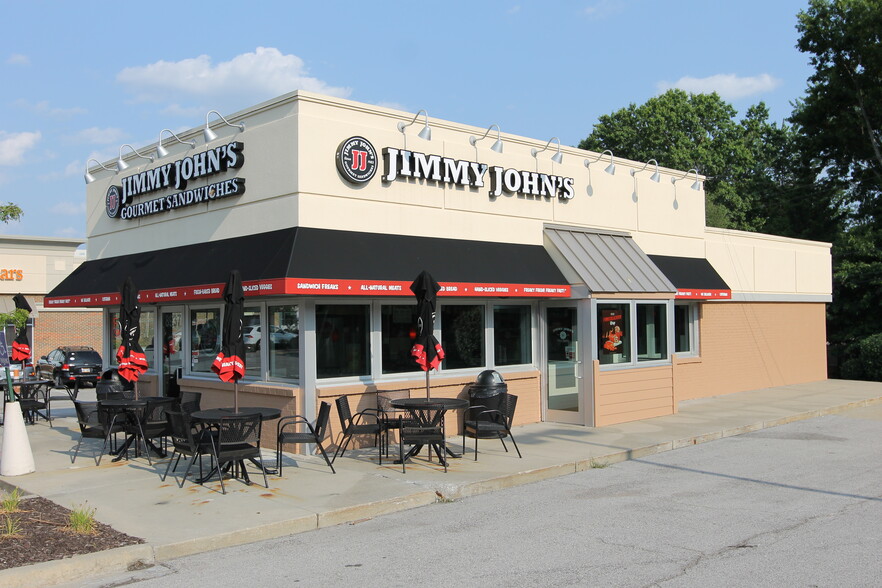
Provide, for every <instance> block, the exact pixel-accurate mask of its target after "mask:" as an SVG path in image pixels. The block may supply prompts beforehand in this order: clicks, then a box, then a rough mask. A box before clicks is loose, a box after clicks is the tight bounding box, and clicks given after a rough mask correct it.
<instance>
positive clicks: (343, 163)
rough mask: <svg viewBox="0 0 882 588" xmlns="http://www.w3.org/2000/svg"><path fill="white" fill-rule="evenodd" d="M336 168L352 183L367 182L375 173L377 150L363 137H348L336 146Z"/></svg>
mask: <svg viewBox="0 0 882 588" xmlns="http://www.w3.org/2000/svg"><path fill="white" fill-rule="evenodd" d="M337 169H338V170H339V171H340V175H342V176H343V177H344V178H346V180H348V181H349V182H352V183H353V184H363V183H365V182H368V181H370V179H371V178H372V177H374V174H375V173H377V151H376V150H375V149H374V146H373V145H371V142H370V141H368V140H367V139H365V138H364V137H350V138H348V139H346V140H345V141H343V142H342V143H340V146H339V147H337Z"/></svg>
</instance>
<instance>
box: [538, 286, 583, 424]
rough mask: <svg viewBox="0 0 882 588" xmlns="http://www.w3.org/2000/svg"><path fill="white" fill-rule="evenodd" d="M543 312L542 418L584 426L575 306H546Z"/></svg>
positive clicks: (576, 310)
mask: <svg viewBox="0 0 882 588" xmlns="http://www.w3.org/2000/svg"><path fill="white" fill-rule="evenodd" d="M544 311H545V312H544V313H543V316H544V319H545V320H544V327H543V329H544V332H543V349H544V352H545V353H544V355H545V374H544V376H545V377H544V382H545V395H544V396H545V398H544V400H545V418H546V420H549V421H554V422H561V423H574V424H585V407H584V406H583V405H584V393H583V391H584V385H583V373H582V371H583V370H582V367H583V366H582V344H581V341H580V337H579V332H580V324H579V307H578V304H577V303H575V302H569V303H548V304H547V305H546V306H545V308H544Z"/></svg>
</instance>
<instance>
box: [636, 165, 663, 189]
mask: <svg viewBox="0 0 882 588" xmlns="http://www.w3.org/2000/svg"><path fill="white" fill-rule="evenodd" d="M650 163H652V164H655V173H653V174H652V175H651V176H649V179H650V180H652V181H653V182H655V183H656V184H658V182H659V180H661V175H659V173H658V162H657V161H656V160H654V159H650V160H649V161H647V162H646V163H644V164H643V167H641V168H640V169H632V170H631V175H632V176H637V174H638V173H640V172H642V171H643V170H645V169H646V168H647V167H648V166H649V164H650Z"/></svg>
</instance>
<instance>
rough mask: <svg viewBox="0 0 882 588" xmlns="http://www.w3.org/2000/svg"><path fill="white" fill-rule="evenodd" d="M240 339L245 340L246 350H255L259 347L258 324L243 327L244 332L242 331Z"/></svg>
mask: <svg viewBox="0 0 882 588" xmlns="http://www.w3.org/2000/svg"><path fill="white" fill-rule="evenodd" d="M242 340H243V341H245V350H246V351H257V350H258V349H260V325H251V326H248V327H245V332H244V333H242Z"/></svg>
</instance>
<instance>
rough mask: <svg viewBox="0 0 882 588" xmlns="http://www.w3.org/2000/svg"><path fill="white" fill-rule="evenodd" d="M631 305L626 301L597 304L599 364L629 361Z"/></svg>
mask: <svg viewBox="0 0 882 588" xmlns="http://www.w3.org/2000/svg"><path fill="white" fill-rule="evenodd" d="M630 331H631V307H630V304H628V303H627V302H623V303H620V304H598V305H597V333H598V336H599V337H600V344H599V346H598V355H599V359H600V365H611V364H617V363H628V362H630V361H631V338H630Z"/></svg>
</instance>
